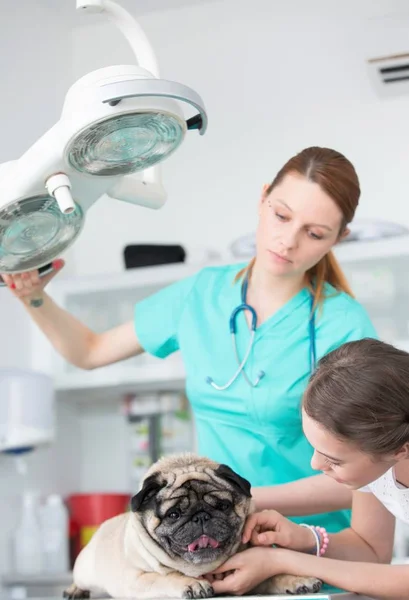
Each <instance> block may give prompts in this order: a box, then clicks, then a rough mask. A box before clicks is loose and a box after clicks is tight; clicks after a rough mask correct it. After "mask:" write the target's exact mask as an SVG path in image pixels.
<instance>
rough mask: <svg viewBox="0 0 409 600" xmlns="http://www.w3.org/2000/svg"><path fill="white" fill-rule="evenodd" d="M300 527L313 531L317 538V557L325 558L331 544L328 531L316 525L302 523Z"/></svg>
mask: <svg viewBox="0 0 409 600" xmlns="http://www.w3.org/2000/svg"><path fill="white" fill-rule="evenodd" d="M300 527H306V528H307V529H309V530H310V531H311V533H312V534H313V536H314V538H315V546H316V555H317V556H323V555H324V554H325V552H326V551H327V548H328V544H329V537H328V533H327V530H326V529H325V527H317V526H315V525H307V524H306V523H301V525H300Z"/></svg>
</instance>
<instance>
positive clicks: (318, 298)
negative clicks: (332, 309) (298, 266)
mask: <svg viewBox="0 0 409 600" xmlns="http://www.w3.org/2000/svg"><path fill="white" fill-rule="evenodd" d="M306 276H307V278H308V287H309V289H310V291H311V293H312V294H313V295H314V308H316V307H317V306H318V304H320V303H321V302H322V301H323V300H324V297H325V294H324V287H325V284H326V283H329V284H330V285H332V287H334V288H335V289H336V290H337V291H338V292H345V293H346V294H348V296H351V297H352V298H353V297H354V294H353V293H352V290H351V288H350V287H349V284H348V281H347V279H346V277H345V275H344V273H343V271H342V269H341V267H340V265H339V262H338V261H337V259H336V258H335V256H334V253H333V252H332V251H331V250H330V251H329V252H328V254H325V256H323V257H322V258H321V260H320V261H319V262H318V263H317V264H316V265H314V266H313V267H311V269H309V270H308V271H307V273H306Z"/></svg>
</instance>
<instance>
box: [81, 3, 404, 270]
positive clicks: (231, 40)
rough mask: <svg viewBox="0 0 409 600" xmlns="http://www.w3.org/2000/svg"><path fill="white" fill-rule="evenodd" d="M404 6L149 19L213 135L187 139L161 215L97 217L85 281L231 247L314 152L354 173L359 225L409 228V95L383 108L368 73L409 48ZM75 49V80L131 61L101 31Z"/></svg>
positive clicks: (274, 7) (173, 161) (88, 34)
mask: <svg viewBox="0 0 409 600" xmlns="http://www.w3.org/2000/svg"><path fill="white" fill-rule="evenodd" d="M374 5H376V6H374ZM386 6H388V10H386V8H385V7H386ZM403 6H404V5H403V4H402V2H389V3H388V5H387V4H386V3H382V2H378V3H373V2H372V3H369V2H365V1H360V2H359V3H357V2H355V1H354V0H349V1H348V2H342V3H337V2H325V1H324V0H309V1H308V2H303V1H302V0H290V1H286V2H279V1H277V0H275V1H271V0H255V1H253V2H251V3H249V2H246V1H244V0H225V1H224V2H221V1H219V2H212V3H209V4H203V5H202V6H193V7H191V8H185V9H183V10H178V11H168V12H162V13H155V14H151V15H144V16H143V18H141V19H140V21H141V24H142V25H143V27H144V28H145V31H146V32H147V34H148V35H149V37H150V39H151V40H152V43H153V45H154V48H155V51H156V53H157V56H158V60H159V64H160V67H161V70H162V75H163V76H164V77H166V78H169V79H175V80H178V81H180V82H183V83H185V84H187V85H190V86H192V87H193V88H194V89H196V90H197V91H198V92H199V93H200V94H201V95H202V97H203V99H204V101H205V103H206V106H207V109H208V112H209V129H208V132H207V133H206V135H205V136H204V137H203V138H200V137H199V136H198V135H197V134H196V133H195V132H191V133H190V134H189V135H188V136H187V139H186V141H185V142H184V145H183V146H182V147H181V148H180V150H179V151H178V152H177V153H176V154H175V155H174V156H173V157H171V158H170V159H169V160H168V161H167V162H166V163H165V164H164V180H165V185H166V187H167V190H168V193H169V198H168V202H167V204H166V206H165V207H164V208H163V209H161V211H159V212H154V211H148V210H146V209H143V208H139V207H132V206H129V205H124V204H119V203H114V202H109V201H106V202H99V203H98V204H97V205H96V206H95V207H93V209H92V210H91V211H90V212H89V213H88V222H87V225H86V228H85V231H84V232H83V234H82V237H81V238H80V239H79V240H78V242H77V243H76V245H75V247H74V248H73V250H72V257H73V259H75V268H76V269H77V271H78V273H81V274H87V273H91V272H107V273H108V272H111V271H116V270H118V269H121V268H122V251H123V247H124V246H125V245H126V244H127V243H138V242H149V241H153V242H181V243H183V244H185V245H186V246H187V248H188V249H191V248H197V247H204V246H205V247H209V246H211V247H215V248H217V249H219V250H221V251H224V250H226V248H227V247H228V246H229V244H230V243H231V242H232V241H233V240H234V239H236V238H237V237H238V236H240V235H243V234H245V233H247V232H249V231H251V230H252V229H253V228H254V226H255V222H256V202H257V199H258V194H259V190H260V189H261V186H262V184H263V183H264V182H265V181H269V180H271V178H272V177H273V176H274V174H275V173H276V171H277V170H278V169H279V168H280V166H281V165H282V164H283V162H284V161H286V160H287V158H289V157H290V156H291V155H292V154H294V153H295V152H297V151H298V150H300V149H302V148H303V147H305V146H308V145H315V144H317V145H328V146H332V147H334V148H337V149H339V150H340V151H342V152H344V153H346V154H347V156H348V157H350V159H351V160H352V161H353V162H354V163H355V165H356V167H357V169H358V172H359V175H360V178H361V182H362V189H363V194H362V201H361V206H360V208H359V211H358V216H360V217H361V218H364V217H374V218H375V217H376V218H388V219H392V220H398V219H402V221H403V222H404V223H406V224H407V225H409V208H407V202H406V198H407V194H408V191H409V184H408V181H407V178H406V173H407V164H408V161H409V148H408V145H407V139H408V133H409V121H408V119H407V117H406V115H407V105H408V100H409V98H407V97H400V98H396V99H391V100H380V99H379V98H378V97H377V95H376V93H375V92H374V90H373V89H372V86H371V84H370V80H369V77H368V75H367V72H366V62H365V61H366V59H367V58H369V57H372V56H378V55H382V54H384V53H394V52H402V51H407V50H409V13H408V10H407V9H406V16H405V15H404V16H399V17H396V18H393V15H394V10H395V11H398V14H401V13H399V10H402V7H403ZM384 13H388V14H392V17H390V18H382V15H383V14H384ZM368 14H369V15H371V18H370V19H369V18H367V17H366V15H368ZM103 31H105V32H106V35H101V33H102V32H103ZM111 35H112V36H113V37H112V38H111V39H110V36H111ZM91 40H92V41H91ZM73 42H74V56H75V57H76V59H75V60H74V73H75V75H76V76H77V75H79V74H82V73H83V72H85V71H87V70H90V69H92V68H94V67H99V66H102V65H103V64H113V63H115V61H118V62H122V61H127V60H132V55H131V52H130V50H128V48H127V46H126V45H125V43H124V42H123V41H122V39H121V38H120V36H119V35H118V34H116V31H113V29H112V26H111V25H106V26H104V25H101V22H100V21H99V25H98V27H97V28H96V29H93V26H89V25H87V26H82V27H81V28H78V29H77V30H76V31H75V32H74V37H73Z"/></svg>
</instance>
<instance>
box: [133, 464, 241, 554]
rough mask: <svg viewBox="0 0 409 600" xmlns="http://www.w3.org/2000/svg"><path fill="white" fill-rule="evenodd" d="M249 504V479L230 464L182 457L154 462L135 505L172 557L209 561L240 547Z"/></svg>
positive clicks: (135, 509) (153, 535) (134, 498)
mask: <svg viewBox="0 0 409 600" xmlns="http://www.w3.org/2000/svg"><path fill="white" fill-rule="evenodd" d="M250 502H251V493H250V484H249V482H248V481H246V480H245V479H243V478H242V477H240V476H239V475H237V473H235V472H234V471H232V470H231V469H230V468H229V467H227V466H226V465H220V464H218V463H215V462H213V461H210V460H208V459H204V458H201V457H197V456H194V455H182V457H180V456H179V457H173V458H172V457H168V458H165V459H162V460H161V461H159V462H158V463H156V465H154V466H153V470H152V469H151V471H150V472H149V473H148V474H147V476H146V478H145V480H144V483H143V487H142V489H141V491H140V492H139V493H138V494H137V495H136V496H134V497H133V498H132V504H131V506H132V510H133V511H134V512H135V513H136V515H137V516H138V518H139V519H140V520H141V523H142V524H143V526H144V528H145V529H146V531H147V532H148V534H149V535H150V536H151V538H152V539H154V540H155V541H156V542H157V543H158V544H159V546H160V547H161V548H163V549H164V550H165V552H166V553H167V554H168V555H169V556H170V557H171V558H172V559H175V560H182V561H184V562H189V563H193V564H206V563H212V562H214V561H216V560H217V559H219V558H227V557H229V556H231V555H232V554H233V553H234V552H235V551H236V550H237V548H238V546H239V544H240V539H241V532H242V529H243V525H244V522H245V520H246V517H247V515H248V513H249V509H250Z"/></svg>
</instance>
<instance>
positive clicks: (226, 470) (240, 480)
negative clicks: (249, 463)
mask: <svg viewBox="0 0 409 600" xmlns="http://www.w3.org/2000/svg"><path fill="white" fill-rule="evenodd" d="M215 473H216V475H218V476H219V477H221V478H222V479H225V480H226V481H228V482H229V483H231V484H233V485H234V487H236V488H238V489H239V490H240V492H241V493H242V494H244V495H245V496H247V498H251V485H250V482H249V481H247V479H244V477H242V476H241V475H239V474H238V473H236V472H235V471H233V469H231V468H230V467H228V466H227V465H220V466H219V467H218V468H217V469H216V471H215Z"/></svg>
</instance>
